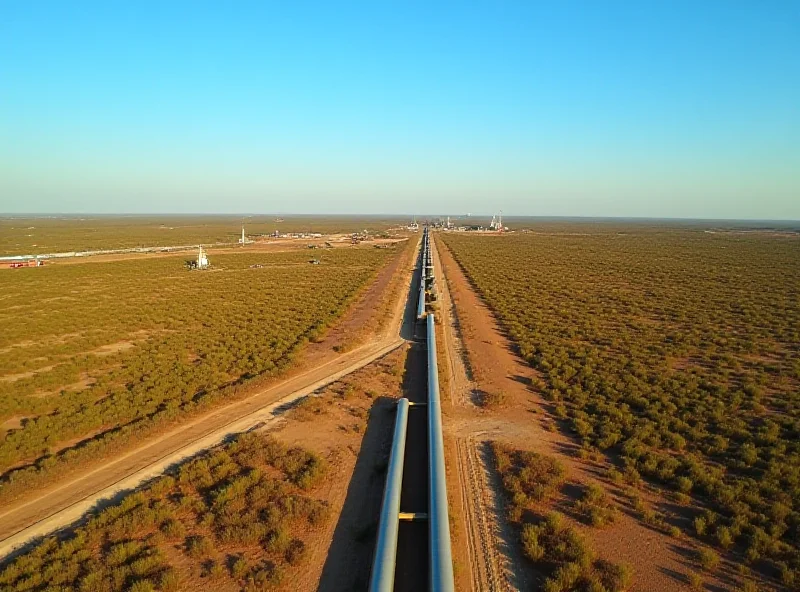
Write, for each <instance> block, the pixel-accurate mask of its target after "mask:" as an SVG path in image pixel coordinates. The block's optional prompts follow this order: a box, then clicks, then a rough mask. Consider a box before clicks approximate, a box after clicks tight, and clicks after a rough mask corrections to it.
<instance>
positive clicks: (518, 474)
mask: <svg viewBox="0 0 800 592" xmlns="http://www.w3.org/2000/svg"><path fill="white" fill-rule="evenodd" d="M492 452H493V456H494V461H495V468H496V469H497V471H498V473H499V474H500V477H501V479H502V482H503V487H504V489H505V493H506V495H507V498H508V504H507V508H508V516H509V520H511V522H513V523H515V524H516V525H518V526H519V529H520V540H521V543H522V550H523V553H524V555H525V557H526V558H528V559H529V560H530V561H532V562H533V564H534V565H535V566H536V568H537V570H539V571H540V572H542V573H543V574H544V575H545V582H544V587H543V590H545V592H572V591H576V592H578V591H581V592H583V591H585V592H590V591H591V592H619V591H621V590H624V589H625V588H626V587H627V586H628V585H629V584H630V579H631V571H630V569H629V568H628V567H627V566H623V565H619V564H616V563H612V562H610V561H606V560H603V559H596V558H595V557H594V554H593V553H592V550H591V549H590V548H589V546H588V544H587V542H586V540H585V539H584V538H583V537H582V536H581V535H580V533H578V531H577V530H575V529H574V528H572V527H571V526H569V524H568V523H567V521H566V520H565V519H564V516H563V515H562V514H559V513H558V512H549V513H545V512H544V511H543V510H542V506H543V504H541V503H540V502H544V501H546V500H547V499H548V498H550V497H551V496H553V495H554V494H555V493H557V491H558V489H559V488H560V486H561V485H562V484H563V483H564V468H563V466H562V465H561V463H559V461H558V460H557V459H555V458H553V457H550V456H545V455H542V454H537V453H534V452H529V451H525V450H519V449H515V448H512V447H510V446H507V445H504V444H500V443H498V442H493V443H492Z"/></svg>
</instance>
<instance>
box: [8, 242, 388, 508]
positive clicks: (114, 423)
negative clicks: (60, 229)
mask: <svg viewBox="0 0 800 592" xmlns="http://www.w3.org/2000/svg"><path fill="white" fill-rule="evenodd" d="M399 252H400V250H399V249H388V250H384V249H370V250H366V249H357V250H350V249H341V250H340V249H336V250H333V251H331V252H330V253H327V254H326V265H322V266H314V267H313V268H312V266H308V265H305V262H306V255H305V254H304V253H300V252H287V253H271V254H266V255H265V254H263V253H261V254H258V253H238V254H219V255H216V256H214V259H215V264H216V265H218V266H219V267H221V268H224V269H225V273H189V272H185V271H184V270H183V269H182V263H181V261H180V260H179V259H176V258H170V257H167V258H159V259H132V260H125V261H114V262H107V263H103V264H102V265H99V264H96V263H81V264H76V265H64V266H62V265H53V266H52V267H49V268H47V269H43V270H41V271H44V273H43V274H41V273H36V274H3V277H2V278H0V292H2V293H3V294H4V295H5V296H6V298H5V300H4V307H5V310H7V311H13V312H10V313H9V314H7V315H5V316H4V319H3V331H2V333H0V376H7V375H18V376H19V375H21V376H22V378H18V379H16V380H8V381H0V423H2V422H3V421H4V420H6V419H9V418H11V417H13V416H15V415H17V416H25V417H26V418H27V419H26V420H25V421H24V422H23V424H22V425H21V426H20V427H19V428H18V429H14V430H11V431H9V432H7V433H6V435H5V437H4V438H3V439H2V441H0V496H4V495H12V494H14V493H15V492H16V493H19V492H21V491H25V489H26V488H29V487H30V486H31V485H32V484H42V483H44V482H45V481H46V480H47V479H48V478H52V477H53V476H54V475H58V474H61V473H63V472H64V471H65V470H66V469H67V467H68V466H71V465H75V464H76V463H80V462H86V461H87V460H91V459H93V458H96V457H97V455H98V454H102V453H105V452H107V451H109V450H112V449H113V448H114V447H118V446H121V445H123V444H126V443H127V444H130V443H132V442H135V441H136V440H138V439H141V438H143V437H146V436H148V435H151V434H153V433H155V432H156V431H157V430H159V429H160V428H162V427H163V426H165V425H167V424H169V423H170V422H172V421H174V420H176V419H178V418H180V417H186V416H187V415H188V414H192V413H197V412H200V411H203V410H204V409H205V408H208V407H210V406H213V405H218V404H220V403H223V402H225V401H226V400H227V401H229V400H230V399H231V398H233V397H238V396H241V394H242V391H241V390H240V387H241V386H242V385H244V384H246V383H248V382H250V381H252V380H253V379H254V378H256V377H265V378H266V377H270V376H274V375H277V374H280V373H281V372H283V371H284V370H285V369H286V368H288V367H289V366H290V365H291V364H292V362H293V359H294V358H295V357H296V355H297V354H298V353H299V352H300V350H301V349H302V348H303V347H304V345H305V344H306V343H307V342H308V341H309V340H310V339H312V338H315V337H318V336H319V335H320V334H321V333H322V332H324V330H325V329H326V328H327V327H328V326H330V325H331V324H332V323H333V322H334V321H335V320H336V319H337V318H338V317H339V316H340V315H341V314H342V313H343V312H344V311H345V310H346V309H347V307H348V305H349V304H350V303H351V302H352V300H353V299H354V298H355V297H356V295H357V294H358V293H359V292H360V291H361V290H362V288H363V287H364V286H365V284H366V283H367V282H368V281H369V280H370V279H371V278H372V277H374V276H375V274H376V272H377V270H378V269H379V268H380V267H381V266H383V265H385V264H386V263H387V262H388V261H389V260H390V259H391V258H393V257H396V256H397V255H398V253H399ZM265 258H266V262H265ZM254 263H266V264H265V265H264V268H263V269H257V270H254V269H250V265H252V264H254ZM176 274H180V275H182V276H183V274H185V276H183V277H182V279H181V281H175V275H176ZM65 294H68V295H69V296H67V297H65ZM155 294H157V295H158V297H157V298H154V296H153V295H155ZM201 300H202V302H203V306H198V305H197V303H198V302H200V301H201ZM45 310H46V311H47V312H46V313H45V314H42V313H41V311H45ZM86 375H88V380H87V381H86V383H85V384H84V379H85V378H86ZM70 385H74V388H65V387H69V386H70ZM78 385H79V386H78ZM36 393H52V394H57V395H58V396H39V397H33V396H31V395H33V394H36ZM70 441H80V443H79V444H77V445H72V444H70V443H69V442H70ZM62 443H65V444H67V446H66V448H64V449H63V450H60V451H59V452H57V453H50V452H47V451H49V450H52V449H53V448H55V449H58V447H59V445H60V444H62ZM164 486H168V485H164Z"/></svg>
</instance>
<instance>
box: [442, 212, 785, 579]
mask: <svg viewBox="0 0 800 592" xmlns="http://www.w3.org/2000/svg"><path fill="white" fill-rule="evenodd" d="M550 229H551V230H550V231H548V232H545V233H536V234H514V235H508V236H504V237H502V238H500V239H498V240H491V241H488V240H485V239H484V238H482V237H478V236H474V235H472V236H471V235H469V234H467V233H447V234H446V235H443V236H442V240H443V241H444V242H445V243H446V245H447V247H448V248H449V249H450V250H451V252H452V253H453V255H454V256H455V259H456V261H457V263H458V264H459V265H460V266H461V267H462V269H463V270H464V271H465V273H466V274H467V276H468V277H469V279H470V280H471V282H472V283H473V284H474V285H475V286H476V288H477V290H478V292H479V293H480V294H481V296H482V297H483V298H484V299H485V300H486V302H487V304H488V305H489V306H490V307H491V308H492V310H493V312H494V313H495V314H496V316H497V318H498V319H499V320H500V322H501V324H502V325H503V328H504V329H505V330H506V331H507V333H508V334H509V336H510V337H511V338H512V339H513V340H514V341H515V343H516V345H517V347H518V350H519V351H520V352H521V354H522V355H523V357H524V358H525V360H526V361H527V362H528V363H529V364H530V365H531V366H533V368H534V369H535V370H536V371H537V374H538V376H539V377H540V380H541V382H542V385H541V387H542V392H543V394H544V396H545V398H547V399H549V400H551V401H553V402H554V403H555V404H556V408H555V414H556V416H557V417H558V418H560V419H562V420H563V421H562V422H561V423H560V425H561V426H562V429H565V430H567V431H568V433H569V434H570V435H571V436H572V437H574V438H575V439H576V440H578V441H579V443H580V446H581V450H583V451H584V454H585V456H587V458H591V457H592V456H593V454H594V453H595V452H596V451H602V450H613V451H614V453H615V454H618V455H619V456H620V457H621V462H622V465H623V468H622V469H621V470H622V473H623V482H625V483H628V484H630V485H633V486H638V485H639V484H640V482H641V480H642V479H647V480H648V481H649V482H650V483H651V484H653V485H655V486H656V487H660V488H663V489H665V490H666V491H667V492H676V493H678V494H680V495H683V496H687V497H684V498H676V499H679V500H680V503H682V504H684V505H689V504H690V499H689V498H691V499H693V500H695V501H697V502H698V503H699V505H701V506H703V507H707V508H709V510H710V512H709V513H704V514H703V515H702V516H701V517H700V518H699V519H698V520H696V521H695V523H694V528H693V529H692V531H693V532H694V533H695V534H696V535H697V536H700V537H707V540H709V541H710V542H714V543H716V544H718V545H719V546H720V547H722V548H725V549H728V548H731V549H732V548H734V545H735V544H736V543H740V544H741V543H743V544H744V547H745V553H746V556H747V558H748V559H749V560H751V561H755V562H756V563H757V566H758V567H759V569H760V568H761V567H767V566H769V565H770V563H769V562H770V561H772V562H781V561H782V562H785V563H786V564H787V565H795V564H797V563H798V562H800V537H798V536H796V533H797V528H798V525H800V505H798V504H800V502H799V501H798V500H800V445H798V442H799V441H800V440H799V439H798V437H797V435H798V433H800V432H798V423H797V422H798V417H800V394H799V393H800V361H798V360H800V358H798V352H797V348H796V344H797V343H798V342H800V300H798V299H797V298H796V297H795V295H796V294H797V293H798V291H800V266H798V265H797V261H799V260H800V242H798V241H784V240H783V239H782V237H777V236H771V235H769V234H766V233H764V234H761V233H752V234H749V235H747V236H745V235H742V234H738V233H735V232H733V233H728V232H722V233H717V234H714V235H711V234H705V233H701V232H697V231H696V230H695V229H688V228H678V227H672V228H660V229H655V228H644V227H638V228H637V227H633V226H625V227H624V229H622V227H619V226H613V225H610V224H609V225H589V224H584V225H581V226H580V230H579V231H578V232H574V230H575V227H572V226H570V227H569V228H567V227H564V226H558V225H551V227H550ZM764 285H769V286H771V290H773V291H771V292H769V293H768V292H765V291H764V290H763V286H764ZM553 425H558V424H553ZM501 474H502V471H501ZM609 478H610V479H611V480H612V481H615V482H617V481H618V480H619V476H618V475H616V474H615V473H612V474H611V475H610V476H609ZM519 501H522V499H521V498H519ZM518 514H519V512H518V511H517V512H516V515H518ZM517 517H518V516H517ZM644 518H645V519H646V520H647V521H648V522H649V523H652V524H653V525H654V526H656V527H658V528H664V524H663V523H664V521H663V519H662V518H660V517H659V516H658V515H657V514H655V513H649V512H648V513H647V515H645V516H644ZM756 529H758V530H756ZM687 532H688V531H687ZM754 532H759V533H760V534H759V535H758V537H757V541H758V542H756V543H754V542H753V541H752V540H751V539H752V533H754ZM764 559H767V560H769V561H758V560H764Z"/></svg>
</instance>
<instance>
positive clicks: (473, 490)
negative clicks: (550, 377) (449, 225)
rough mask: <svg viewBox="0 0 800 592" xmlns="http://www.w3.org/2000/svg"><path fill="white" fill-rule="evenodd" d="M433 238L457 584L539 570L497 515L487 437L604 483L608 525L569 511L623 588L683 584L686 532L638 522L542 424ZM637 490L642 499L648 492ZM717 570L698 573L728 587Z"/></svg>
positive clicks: (508, 585) (514, 585)
mask: <svg viewBox="0 0 800 592" xmlns="http://www.w3.org/2000/svg"><path fill="white" fill-rule="evenodd" d="M435 244H436V247H437V254H438V256H437V259H439V258H440V261H441V266H442V267H443V270H444V274H445V277H446V280H447V282H446V285H445V286H442V283H441V282H440V284H439V287H440V289H441V288H443V287H444V288H445V289H444V290H441V291H442V296H443V299H442V300H443V301H442V305H441V308H442V317H443V323H442V327H441V329H440V330H441V331H442V333H443V335H444V337H445V339H444V341H445V342H446V343H447V344H448V348H447V351H446V353H445V356H444V357H445V358H446V359H447V361H448V364H442V366H444V367H446V368H447V371H448V372H450V374H451V376H450V377H448V381H449V385H451V394H450V405H448V406H447V407H446V408H445V415H444V428H445V432H446V434H447V436H448V437H449V438H450V440H451V441H455V446H453V447H452V448H453V449H454V451H453V454H452V455H451V458H450V459H448V462H451V463H452V462H455V463H456V464H457V466H458V477H459V479H458V481H456V482H450V483H448V486H449V489H450V496H451V503H455V502H453V501H452V500H458V502H459V503H460V504H461V507H462V509H463V510H462V511H461V512H458V513H457V515H459V516H460V517H461V518H462V520H461V524H456V525H455V529H456V531H460V532H461V533H462V535H461V536H456V537H454V538H455V540H456V541H458V545H456V547H455V548H454V556H455V557H456V561H457V562H458V563H459V564H461V565H466V566H467V568H466V571H468V572H469V576H468V577H467V576H463V574H461V573H460V572H461V571H463V570H457V572H459V582H458V589H464V590H465V589H472V590H508V589H516V590H521V589H529V588H530V587H531V586H532V585H534V583H535V582H537V581H539V580H540V578H541V577H540V575H539V574H537V573H536V572H535V571H534V570H533V569H532V566H531V565H530V563H528V562H527V561H525V560H523V559H522V557H521V556H520V551H519V545H518V543H517V535H516V534H515V533H514V532H513V531H510V530H509V527H508V525H507V524H506V522H505V520H504V518H503V512H502V499H498V494H499V493H500V489H499V481H498V477H497V475H495V474H494V470H493V468H492V463H491V458H490V453H489V450H488V445H487V443H488V441H490V440H502V441H505V442H507V443H509V444H512V445H515V446H517V447H520V448H524V449H528V450H534V451H537V452H540V453H543V454H548V455H551V456H555V457H557V458H559V459H560V460H561V461H562V462H563V463H564V465H565V466H566V467H567V469H568V474H569V482H570V483H569V484H568V487H566V488H565V491H567V492H569V491H572V492H574V491H576V487H577V485H579V484H580V485H585V484H587V483H590V482H596V483H599V484H601V485H603V486H604V487H605V488H606V489H607V490H608V491H609V492H610V493H611V495H612V497H613V498H614V499H615V500H616V501H617V503H618V505H619V506H620V508H621V509H622V512H621V513H620V517H619V518H618V520H617V521H616V522H615V524H613V525H612V526H610V527H608V528H605V529H602V530H601V529H594V528H589V527H587V526H585V525H583V524H582V523H579V522H577V521H575V520H572V519H570V520H572V522H573V524H574V525H575V526H576V527H577V528H578V529H579V530H580V531H581V532H583V533H584V534H585V535H586V536H587V537H588V538H589V539H590V541H591V542H592V546H593V548H594V549H595V551H596V552H597V554H598V556H600V557H602V558H606V559H609V560H612V561H618V562H624V563H627V564H629V565H631V567H632V568H633V571H634V577H633V584H632V586H631V588H630V590H634V591H652V590H689V589H690V587H689V585H688V578H687V574H688V573H689V572H690V571H699V570H698V568H697V565H696V564H695V562H694V560H693V559H692V556H693V550H694V549H696V544H695V542H694V541H688V540H685V539H684V540H679V539H675V538H671V537H669V536H668V535H666V534H664V533H662V532H660V531H656V530H654V529H652V528H650V527H648V526H646V525H644V524H642V523H641V522H640V521H639V520H638V519H637V518H636V517H634V516H633V513H632V512H631V511H630V509H628V508H627V507H626V506H625V504H624V503H623V498H622V496H621V492H620V491H619V490H617V489H616V488H615V487H614V486H613V485H612V484H610V483H608V482H606V481H605V480H604V479H603V478H602V474H603V469H604V468H605V465H604V464H603V463H595V462H590V461H582V460H580V459H578V458H577V457H576V456H575V454H574V453H575V450H576V449H577V446H576V444H575V442H574V441H572V440H571V439H570V438H569V437H568V436H566V435H564V433H562V432H561V431H560V430H556V431H550V430H549V429H548V425H549V424H551V423H553V422H555V418H554V416H553V415H552V414H551V411H552V409H551V406H550V404H549V403H548V402H547V401H545V400H544V399H543V398H542V397H541V396H540V395H539V394H538V393H536V392H534V391H533V389H532V388H531V387H530V379H531V378H532V377H534V376H535V372H534V370H533V369H532V368H530V367H529V366H528V365H527V364H525V363H524V361H523V360H521V359H520V358H519V357H518V356H517V355H516V353H515V351H514V349H513V346H512V344H511V343H510V341H509V340H508V339H507V337H506V336H505V335H504V334H503V332H502V331H501V329H500V327H499V325H498V323H497V320H496V319H495V318H494V316H493V314H492V312H491V311H490V310H489V309H488V307H487V306H486V305H485V304H484V303H483V302H482V301H481V299H480V298H479V297H478V296H477V294H476V293H475V291H474V290H473V289H472V287H471V286H470V284H469V282H468V281H467V279H466V277H465V276H464V274H463V272H462V270H461V269H460V267H459V266H458V265H457V264H456V262H455V260H454V259H453V258H452V256H451V255H450V253H449V252H448V251H447V248H446V247H445V246H444V245H443V244H442V243H441V241H436V243H435ZM439 256H440V257H439ZM439 277H440V278H441V277H442V275H441V273H439ZM496 392H503V393H505V395H506V403H505V404H504V405H503V406H502V408H500V409H497V410H492V411H489V410H487V409H484V408H481V407H478V406H476V405H475V404H474V401H475V400H476V397H479V396H480V395H481V394H482V393H496ZM443 399H445V397H444V396H443ZM451 481H452V480H451ZM570 484H571V485H572V486H573V487H572V488H570V487H569V485H570ZM568 497H569V495H568V494H565V495H564V496H562V497H561V498H560V499H556V500H555V501H554V502H553V507H554V508H555V509H559V510H561V511H565V509H566V508H567V507H568V506H569V501H570V500H569V499H567V498H568ZM642 497H643V499H648V495H647V493H646V492H645V493H644V494H643V495H642ZM651 500H652V498H651ZM652 501H658V500H652ZM487 549H488V550H487ZM728 567H730V566H728ZM726 571H727V572H728V573H722V572H720V573H718V574H716V575H717V576H719V577H717V578H716V579H715V578H712V577H706V578H705V580H706V584H707V587H706V589H709V590H722V589H731V583H732V582H731V578H730V575H731V574H730V571H729V570H726Z"/></svg>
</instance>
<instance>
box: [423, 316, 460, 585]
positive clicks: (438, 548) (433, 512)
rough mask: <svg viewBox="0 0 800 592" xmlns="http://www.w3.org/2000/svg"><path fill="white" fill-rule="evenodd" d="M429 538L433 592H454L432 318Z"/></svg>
mask: <svg viewBox="0 0 800 592" xmlns="http://www.w3.org/2000/svg"><path fill="white" fill-rule="evenodd" d="M428 537H429V545H430V547H429V552H430V590H431V592H453V590H455V584H454V581H453V554H452V550H451V548H450V519H449V516H448V511H447V481H446V473H445V466H444V436H443V434H442V406H441V400H440V398H439V369H438V364H437V362H436V328H435V320H434V315H433V313H431V314H429V315H428Z"/></svg>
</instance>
